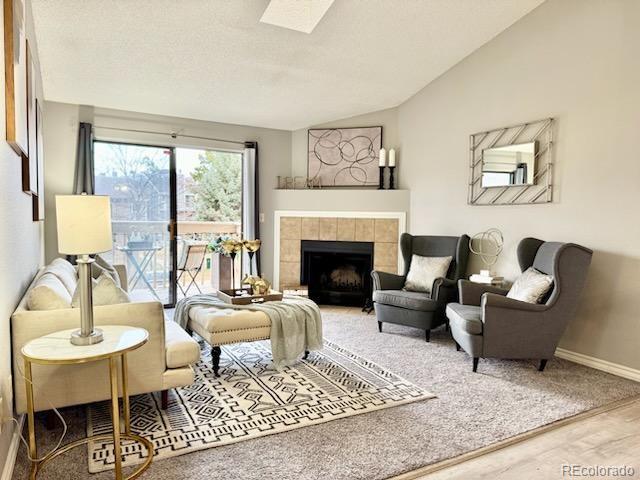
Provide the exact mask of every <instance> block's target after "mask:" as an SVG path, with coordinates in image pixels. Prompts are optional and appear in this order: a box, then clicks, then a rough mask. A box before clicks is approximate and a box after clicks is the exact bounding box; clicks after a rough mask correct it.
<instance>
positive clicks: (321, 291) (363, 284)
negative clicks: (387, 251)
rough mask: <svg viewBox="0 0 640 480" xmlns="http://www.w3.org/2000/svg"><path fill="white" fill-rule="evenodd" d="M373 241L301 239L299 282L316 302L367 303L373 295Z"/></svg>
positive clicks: (354, 304) (361, 304) (355, 304)
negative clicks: (305, 286)
mask: <svg viewBox="0 0 640 480" xmlns="http://www.w3.org/2000/svg"><path fill="white" fill-rule="evenodd" d="M371 270H373V242H341V241H323V240H302V243H301V246H300V284H301V285H307V288H308V290H309V298H310V299H312V300H313V301H315V302H316V303H321V304H333V305H352V306H359V307H362V306H364V305H365V304H366V303H367V301H368V299H369V298H370V297H371Z"/></svg>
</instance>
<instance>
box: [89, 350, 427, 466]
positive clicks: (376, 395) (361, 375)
mask: <svg viewBox="0 0 640 480" xmlns="http://www.w3.org/2000/svg"><path fill="white" fill-rule="evenodd" d="M201 349H202V354H201V359H200V362H199V363H198V364H197V365H196V366H195V373H196V380H195V382H194V383H193V384H192V385H189V386H187V387H184V388H178V389H175V390H173V391H172V392H170V401H169V408H167V409H166V410H162V409H161V408H160V402H159V401H158V398H157V395H154V394H148V395H137V396H135V397H133V399H132V402H131V412H132V413H133V414H132V427H133V429H134V430H135V432H136V433H137V434H139V435H142V436H143V437H145V438H147V439H148V440H150V441H151V443H152V444H153V446H154V461H161V460H165V459H167V458H171V457H176V456H179V455H186V454H187V453H192V452H196V451H199V450H206V449H209V448H219V447H222V446H224V445H230V444H232V443H236V442H245V441H247V440H251V439H254V438H259V437H264V436H266V435H276V434H281V433H283V432H287V431H289V430H295V429H297V428H306V427H310V426H312V425H318V424H320V423H325V422H330V421H335V420H339V419H341V418H347V417H351V416H353V415H362V414H366V413H371V412H374V411H377V410H382V409H384V408H392V407H397V406H399V405H404V404H407V403H411V402H417V401H424V400H428V399H431V398H433V395H432V394H431V393H429V392H427V391H426V390H424V389H422V388H420V387H417V386H416V385H413V384H411V383H410V382H407V381H406V380H404V379H402V378H400V377H398V376H397V375H395V374H393V373H392V372H390V371H388V370H385V369H383V368H381V367H380V366H378V365H376V364H375V362H371V361H370V360H367V359H366V358H363V357H360V356H358V355H354V354H353V353H351V352H349V351H348V350H345V349H344V348H341V347H340V346H339V345H337V344H335V343H332V342H328V341H325V342H324V348H323V349H322V351H317V352H310V354H309V356H308V358H307V359H306V360H301V361H300V362H298V363H296V364H295V365H292V366H290V367H285V368H282V369H281V370H275V369H274V368H273V362H272V361H271V348H270V345H269V342H268V341H262V342H248V343H242V344H236V345H228V346H224V347H222V356H221V359H220V377H216V376H214V375H213V369H212V366H211V365H212V362H211V355H210V350H211V349H210V347H209V346H208V345H207V344H206V343H205V342H201ZM87 411H88V415H87V416H88V422H87V423H88V425H87V435H90V436H91V435H103V434H109V433H111V431H112V423H111V413H110V411H111V410H110V404H109V402H107V401H105V402H99V403H95V404H93V405H91V406H89V407H88V409H87ZM88 448H89V471H90V472H92V473H94V472H100V471H104V470H109V469H112V468H113V466H114V464H115V456H114V454H113V442H109V441H107V442H91V443H90V445H89V447H88ZM122 457H123V459H124V462H123V463H124V465H136V464H139V463H142V462H143V461H144V460H145V459H146V449H144V447H142V446H141V445H140V444H138V443H136V442H125V443H124V445H123V448H122Z"/></svg>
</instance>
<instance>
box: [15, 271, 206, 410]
mask: <svg viewBox="0 0 640 480" xmlns="http://www.w3.org/2000/svg"><path fill="white" fill-rule="evenodd" d="M61 262H62V260H56V261H54V262H52V264H51V265H48V266H46V267H43V268H42V269H41V270H40V272H39V273H38V275H37V276H36V278H35V279H34V281H33V282H32V284H31V285H30V286H29V289H28V290H27V292H26V293H25V295H24V297H23V298H22V300H21V301H20V303H19V305H18V307H17V309H16V311H15V312H14V313H13V315H12V316H11V336H12V339H11V340H12V358H13V383H14V398H15V410H16V413H18V414H20V413H24V412H25V411H26V401H25V387H24V379H23V372H24V365H23V359H22V354H21V350H22V347H23V345H24V344H25V343H27V342H28V341H29V340H31V339H34V338H37V337H40V336H42V335H45V334H48V333H52V332H55V331H58V330H66V329H71V328H77V327H79V325H80V309H78V308H69V307H67V308H57V309H53V310H29V308H28V298H29V292H30V291H31V289H33V288H34V286H35V285H37V284H38V282H39V280H41V277H42V276H43V275H45V274H49V275H48V276H47V277H46V279H47V284H48V286H51V287H52V288H54V289H58V290H59V292H61V295H63V296H65V298H66V294H65V293H64V292H65V291H66V292H68V294H69V299H70V298H71V297H72V296H73V292H74V290H75V287H76V284H77V276H76V275H70V274H69V273H70V272H72V273H75V271H74V270H73V269H72V270H69V267H70V266H71V264H69V263H68V262H67V263H66V264H63V263H61ZM116 270H117V271H118V272H119V274H120V277H121V279H122V287H123V289H125V290H126V289H127V285H126V278H127V276H126V270H125V268H124V267H123V266H120V265H117V266H116ZM57 282H59V284H58V283H57ZM40 283H42V282H40ZM61 289H64V290H61ZM94 320H95V324H96V326H100V325H130V326H135V327H141V328H144V329H146V330H147V331H148V332H149V341H148V342H147V343H146V344H145V345H144V346H142V347H141V348H139V349H138V350H135V351H133V352H132V353H130V354H129V392H130V394H132V395H135V394H140V393H147V392H157V391H162V392H164V393H165V395H163V403H166V392H167V391H168V390H169V389H172V388H176V387H181V386H185V385H190V384H191V383H193V381H194V373H193V370H192V368H191V365H192V364H195V363H196V362H197V361H198V360H199V358H200V350H199V346H198V344H197V342H196V341H195V340H193V339H192V338H191V337H190V336H189V335H188V334H187V333H186V332H185V331H184V330H183V329H181V328H180V326H179V325H178V324H176V323H175V322H173V321H165V317H164V309H163V307H162V304H160V302H158V301H156V300H142V301H141V300H140V299H138V298H132V302H131V303H120V304H115V305H104V306H96V307H94ZM33 382H34V386H35V389H34V392H35V409H36V411H41V410H50V409H51V407H52V406H53V407H56V408H58V407H65V406H70V405H79V404H84V403H89V402H96V401H100V400H106V399H109V398H110V392H109V377H108V368H107V365H106V363H105V362H104V361H103V362H94V363H88V364H82V365H72V366H68V365H61V366H53V365H47V366H41V365H33Z"/></svg>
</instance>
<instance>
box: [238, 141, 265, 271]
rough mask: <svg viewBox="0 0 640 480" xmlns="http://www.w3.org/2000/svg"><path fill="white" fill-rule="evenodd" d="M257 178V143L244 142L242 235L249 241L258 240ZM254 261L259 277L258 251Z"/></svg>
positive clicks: (258, 196)
mask: <svg viewBox="0 0 640 480" xmlns="http://www.w3.org/2000/svg"><path fill="white" fill-rule="evenodd" d="M258 178H259V175H258V143H257V142H245V144H244V154H243V157H242V200H243V201H242V230H243V231H242V234H243V236H244V238H246V239H249V240H253V239H254V238H260V222H259V217H260V206H259V198H260V195H259V191H258ZM255 259H256V272H257V274H258V275H260V272H261V270H260V250H258V252H257V253H256V255H255ZM245 271H248V270H247V269H245Z"/></svg>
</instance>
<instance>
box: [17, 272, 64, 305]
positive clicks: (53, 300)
mask: <svg viewBox="0 0 640 480" xmlns="http://www.w3.org/2000/svg"><path fill="white" fill-rule="evenodd" d="M69 307H71V294H70V293H69V291H68V290H67V287H65V286H64V284H63V283H62V281H61V280H60V279H59V278H58V277H57V276H56V275H54V274H53V273H46V272H45V273H43V274H42V275H41V276H40V277H39V278H38V280H36V283H35V284H34V285H33V287H32V288H31V289H30V290H29V293H28V295H27V308H28V309H29V310H58V309H59V308H69Z"/></svg>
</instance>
